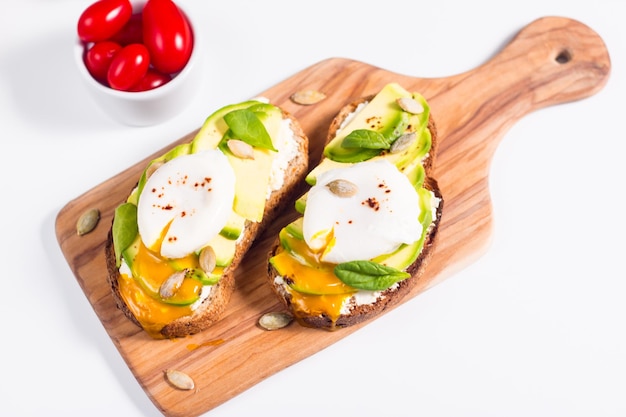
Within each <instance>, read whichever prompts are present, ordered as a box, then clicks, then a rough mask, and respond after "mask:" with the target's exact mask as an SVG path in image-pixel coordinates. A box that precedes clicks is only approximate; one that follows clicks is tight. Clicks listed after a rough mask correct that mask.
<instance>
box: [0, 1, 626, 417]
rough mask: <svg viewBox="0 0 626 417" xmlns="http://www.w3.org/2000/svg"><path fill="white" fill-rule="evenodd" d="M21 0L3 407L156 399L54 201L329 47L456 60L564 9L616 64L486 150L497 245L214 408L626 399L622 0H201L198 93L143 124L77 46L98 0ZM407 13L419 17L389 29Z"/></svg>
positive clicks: (338, 411)
mask: <svg viewBox="0 0 626 417" xmlns="http://www.w3.org/2000/svg"><path fill="white" fill-rule="evenodd" d="M180 1H181V2H182V1H183V0H180ZM8 3H9V2H8V1H6V0H5V1H3V4H4V9H5V12H3V13H0V121H1V122H0V124H1V126H2V139H1V141H2V157H3V161H4V162H3V163H2V165H1V167H0V169H1V172H2V175H1V176H0V181H1V186H0V190H1V191H0V192H1V193H2V204H1V207H2V208H1V213H2V215H1V216H0V233H1V236H2V238H1V239H0V242H1V243H0V245H1V246H0V247H1V248H2V251H1V253H2V256H1V258H2V259H3V265H4V267H3V273H2V277H1V278H0V279H1V280H2V281H3V285H2V288H3V290H4V291H5V293H4V296H3V297H2V301H1V302H0V312H1V314H0V317H2V325H1V326H0V329H1V330H0V332H1V333H2V342H1V345H2V353H1V354H0V355H1V356H0V358H1V359H0V365H1V366H0V370H1V376H0V393H2V394H0V396H1V397H2V401H1V402H0V415H6V416H87V415H88V416H111V415H116V416H158V415H161V414H160V412H159V411H158V410H157V408H156V407H155V406H154V405H153V404H152V402H151V401H150V400H149V399H148V397H147V395H146V394H145V393H144V391H143V390H142V389H141V387H140V386H139V384H138V383H137V381H136V380H135V378H134V377H133V375H132V373H131V372H130V371H129V369H128V368H127V366H126V365H125V363H124V361H123V360H122V358H121V356H120V354H119V353H118V351H117V349H116V348H115V347H114V345H113V343H112V342H111V340H110V339H109V337H108V335H107V334H106V332H105V330H104V328H103V326H102V325H101V323H100V321H99V320H98V317H97V316H96V314H95V313H94V311H93V309H92V307H91V305H90V304H89V302H88V301H87V298H86V297H85V295H84V294H83V292H82V290H81V289H80V287H79V285H78V284H77V282H76V280H75V278H74V276H73V274H72V272H71V271H70V269H69V267H68V265H67V263H66V262H65V259H64V258H63V255H62V253H61V250H60V249H59V246H58V244H57V241H56V236H55V232H54V222H55V217H56V215H57V213H58V212H59V210H60V209H61V208H62V207H63V206H64V205H65V204H66V203H67V202H68V201H70V200H71V199H73V198H75V197H77V196H79V195H80V194H82V193H83V192H85V191H87V190H88V189H90V188H92V187H94V186H96V185H98V184H99V183H101V182H102V181H104V180H106V179H108V178H110V177H112V176H113V175H115V174H117V173H118V172H120V171H122V170H123V169H125V168H127V167H128V166H130V165H133V164H134V163H135V162H136V161H138V160H139V159H142V158H144V157H145V156H147V155H149V154H151V153H152V152H154V151H156V150H158V149H161V148H162V147H164V146H166V145H168V144H169V143H171V142H173V141H174V140H176V139H178V138H179V137H181V136H183V135H184V134H186V133H188V132H190V131H192V130H194V129H196V128H197V127H199V126H200V124H201V123H202V122H203V120H204V118H205V117H206V116H207V115H208V114H209V113H210V112H211V111H212V110H215V109H216V108H217V107H219V106H222V105H224V104H230V103H232V102H236V101H240V100H243V99H247V98H249V97H252V96H255V95H256V94H258V93H260V92H262V91H264V90H265V89H267V88H269V87H271V86H272V85H275V84H277V83H279V82H280V81H282V80H284V79H286V78H288V77H289V76H291V75H293V74H295V73H297V72H298V71H300V70H302V69H304V68H306V67H308V66H309V65H312V64H314V63H316V62H318V61H320V60H323V59H325V58H330V57H346V58H351V59H356V60H360V61H364V62H367V63H371V64H374V65H376V66H380V67H383V68H385V69H388V70H391V71H396V72H400V73H406V74H411V75H415V76H419V77H442V76H447V75H453V74H457V73H460V72H463V71H466V70H470V69H473V68H475V67H476V66H478V65H480V64H481V63H483V62H485V61H486V60H488V59H489V58H490V57H491V56H493V55H494V54H495V53H497V52H498V51H499V50H500V48H501V47H502V46H503V45H505V44H506V43H507V42H508V41H509V40H510V39H511V38H512V36H514V35H515V34H516V33H517V32H518V31H519V30H520V29H521V28H522V27H523V26H525V25H527V24H528V23H530V22H531V21H533V20H535V19H536V18H539V17H543V16H549V15H557V16H564V17H570V18H573V19H577V20H579V21H582V22H583V23H585V24H587V25H588V26H590V27H591V28H593V29H594V30H595V31H597V32H598V33H599V34H600V36H601V37H602V38H603V39H604V40H605V42H606V44H607V47H608V50H609V53H610V55H611V60H612V73H611V77H610V79H609V82H608V84H607V85H606V87H605V88H604V89H603V90H602V91H600V92H599V93H598V94H596V95H594V96H593V97H590V98H588V99H585V100H581V101H578V102H574V103H567V104H563V105H559V106H555V107H550V108H547V109H542V110H540V111H538V112H535V113H533V114H531V115H528V116H527V117H525V118H523V119H522V120H520V121H519V122H518V123H517V124H516V125H514V126H513V128H512V129H511V130H510V131H509V132H508V133H507V134H506V136H505V137H504V139H503V140H502V142H501V144H500V146H499V148H498V151H497V152H496V155H495V158H494V160H493V163H492V166H491V184H490V186H491V192H492V199H493V203H494V220H495V231H494V235H493V240H492V242H491V245H490V247H489V249H488V251H487V253H486V254H485V255H484V256H482V257H481V258H480V259H479V260H477V261H476V262H474V263H473V264H471V265H469V266H468V267H467V268H465V269H463V270H461V271H459V272H457V273H455V274H454V275H453V276H452V277H450V278H449V279H448V280H446V281H445V282H443V283H442V284H440V285H438V286H436V287H435V288H433V289H431V290H429V291H428V292H426V293H424V294H421V295H420V296H418V297H416V298H414V299H412V300H411V301H410V302H408V303H406V304H404V305H402V306H401V307H399V308H397V309H396V310H394V311H393V312H391V313H389V314H387V315H385V316H384V317H381V318H380V319H378V320H376V321H374V322H372V323H370V324H369V325H368V326H366V327H365V328H363V329H362V330H360V331H358V332H356V333H355V334H354V335H351V336H350V337H348V338H346V339H343V340H342V341H340V342H339V343H336V344H334V345H332V346H331V347H329V348H327V349H325V350H323V351H322V352H319V353H318V354H316V355H314V356H312V357H310V358H308V359H306V360H304V361H302V362H299V363H297V364H296V365H294V366H291V367H289V368H288V369H286V370H284V371H282V372H280V373H278V374H276V375H274V376H272V377H270V378H268V379H267V380H265V381H263V382H262V383H260V384H258V385H256V386H254V387H253V388H251V389H249V390H248V391H246V392H244V393H242V394H241V395H239V396H237V397H235V398H233V399H232V400H230V401H228V402H226V403H224V404H223V405H221V406H219V407H217V408H215V409H213V410H212V411H210V412H208V413H207V414H206V415H207V416H211V417H218V416H233V415H236V416H242V415H270V414H271V415H273V416H301V417H305V416H319V415H325V416H339V415H341V416H349V415H359V416H363V417H365V416H379V415H385V416H389V417H392V416H408V415H411V416H415V415H420V416H431V417H433V416H434V417H444V416H455V417H456V416H481V417H482V416H568V417H570V416H590V415H593V416H624V415H626V268H625V266H624V265H625V262H626V240H625V239H626V221H625V213H626V206H625V204H624V201H625V199H624V193H625V190H626V187H625V185H624V182H625V180H626V172H625V169H624V160H625V156H626V147H625V146H624V142H625V141H626V133H625V132H624V129H625V126H626V125H625V124H624V120H626V105H625V103H626V101H625V100H626V78H625V75H626V69H625V66H626V19H625V18H626V2H624V1H623V0H595V1H591V2H590V1H581V0H526V1H519V2H505V1H494V0H475V1H461V0H447V1H431V2H424V1H418V0H414V1H400V0H385V1H370V0H363V1H359V2H356V1H352V2H347V1H344V2H341V1H327V0H317V1H311V2H307V3H302V2H293V1H285V0H267V1H262V2H261V1H244V0H228V1H191V0H185V3H186V4H187V6H188V7H189V8H190V9H191V10H192V11H193V13H197V14H198V15H201V16H202V17H201V19H202V20H203V21H204V22H205V25H204V26H203V28H202V33H203V35H204V37H205V43H206V44H207V47H208V48H209V49H210V50H211V53H210V57H209V66H208V68H207V70H206V78H205V82H204V84H203V85H202V86H201V89H202V90H201V93H200V94H199V95H198V96H197V97H196V98H195V99H194V101H193V102H192V103H191V104H190V105H189V108H188V109H186V111H185V112H184V114H182V115H180V116H178V117H176V118H174V119H172V120H170V121H168V122H165V123H163V124H161V125H158V126H153V127H147V128H135V127H127V126H123V125H120V124H118V123H116V122H113V121H111V120H109V119H108V118H107V116H106V115H104V114H103V113H101V112H100V110H99V109H98V108H97V107H96V106H95V104H94V103H93V102H92V101H91V100H90V97H89V96H88V95H87V93H86V92H85V90H84V89H83V86H82V84H81V83H80V80H79V79H78V78H77V72H76V69H75V67H74V62H73V58H72V47H71V45H72V42H73V38H74V30H75V25H76V19H77V17H78V16H79V14H80V13H81V11H82V10H83V9H84V8H85V7H86V6H87V5H88V4H90V1H88V0H80V1H79V0H60V1H43V0H20V1H14V2H11V4H10V8H9V6H8ZM6 10H10V12H7V11H6ZM405 25H413V26H414V31H413V32H414V37H412V38H406V36H402V37H401V36H394V33H399V32H401V33H403V34H404V33H406V30H405V28H402V29H401V30H400V29H399V28H400V27H402V26H405Z"/></svg>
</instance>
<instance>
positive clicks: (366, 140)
mask: <svg viewBox="0 0 626 417" xmlns="http://www.w3.org/2000/svg"><path fill="white" fill-rule="evenodd" d="M390 146H391V142H390V141H389V140H388V139H387V138H385V137H384V136H383V135H382V134H380V133H378V132H375V131H373V130H368V129H356V130H353V131H352V132H350V133H349V134H348V136H346V137H345V138H344V139H343V141H341V147H342V148H363V149H389V147H390Z"/></svg>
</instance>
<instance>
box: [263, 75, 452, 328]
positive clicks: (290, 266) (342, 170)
mask: <svg viewBox="0 0 626 417" xmlns="http://www.w3.org/2000/svg"><path fill="white" fill-rule="evenodd" d="M436 141H437V136H436V129H435V124H434V121H433V118H432V117H431V115H430V108H429V106H428V103H427V102H426V100H425V99H424V98H423V97H422V96H421V95H420V94H418V93H409V92H408V91H406V90H405V89H403V88H402V87H401V86H400V85H398V84H396V83H391V84H388V85H386V86H385V87H384V88H382V89H381V90H380V91H379V92H378V94H376V95H375V96H371V97H365V98H362V99H360V100H357V101H356V102H354V103H351V104H349V105H347V106H346V107H344V108H343V109H342V110H341V111H340V112H339V113H338V115H337V116H336V118H335V119H334V120H333V122H332V124H331V126H330V129H329V134H328V138H327V143H326V146H325V148H324V155H323V158H322V160H321V162H320V163H319V164H318V165H317V166H316V167H315V168H314V169H313V170H312V171H311V172H310V173H309V174H308V175H307V177H306V181H307V183H308V184H310V185H311V186H312V187H311V188H310V189H309V190H308V192H307V193H306V194H304V195H303V196H302V197H301V198H299V199H298V200H296V204H295V208H296V210H297V211H298V212H299V213H300V214H301V216H300V217H297V218H296V220H294V221H293V222H292V223H290V224H288V225H287V226H285V227H284V228H283V229H282V230H281V231H280V233H279V236H278V239H277V242H276V245H275V247H274V248H273V249H272V251H271V253H270V255H269V262H268V277H269V281H270V284H271V286H272V288H273V290H274V292H275V293H276V294H277V295H278V297H279V298H280V299H281V300H282V302H283V303H284V304H285V305H286V306H287V308H289V309H290V310H291V311H292V312H293V314H294V316H295V318H296V320H298V321H299V323H300V324H302V325H304V326H308V327H316V328H325V329H331V330H332V329H337V328H341V327H346V326H350V325H354V324H357V323H360V322H362V321H364V320H367V319H370V318H372V317H374V316H376V315H378V314H380V313H381V312H382V311H383V310H385V309H386V308H388V307H390V306H392V305H394V304H396V303H397V302H398V301H399V300H400V299H401V298H402V297H403V296H405V295H406V294H407V293H408V292H409V291H410V290H411V289H412V288H413V287H414V285H415V284H416V282H417V280H418V279H419V276H420V274H421V273H422V271H423V269H424V267H425V264H426V262H427V260H428V258H429V256H430V254H431V253H432V250H433V245H434V243H435V237H436V234H437V228H438V225H439V221H440V219H441V213H442V208H443V199H442V196H441V194H440V191H439V189H438V186H437V183H436V181H435V180H433V179H432V178H431V177H430V176H429V175H430V173H431V170H432V166H433V162H434V157H435V154H434V153H435V148H436Z"/></svg>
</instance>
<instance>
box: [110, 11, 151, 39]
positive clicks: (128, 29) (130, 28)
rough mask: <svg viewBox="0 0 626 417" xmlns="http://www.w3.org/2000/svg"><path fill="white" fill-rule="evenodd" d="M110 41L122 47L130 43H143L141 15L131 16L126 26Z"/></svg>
mask: <svg viewBox="0 0 626 417" xmlns="http://www.w3.org/2000/svg"><path fill="white" fill-rule="evenodd" d="M110 40H112V41H113V42H117V43H119V44H120V45H122V46H126V45H130V44H131V43H143V23H142V17H141V13H135V14H133V15H132V16H131V17H130V20H129V21H128V22H127V23H126V25H124V27H123V28H122V29H121V30H120V31H119V32H117V33H115V34H114V35H113V36H112V37H111V39H110Z"/></svg>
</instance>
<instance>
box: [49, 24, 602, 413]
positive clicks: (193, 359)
mask: <svg viewBox="0 0 626 417" xmlns="http://www.w3.org/2000/svg"><path fill="white" fill-rule="evenodd" d="M442 53H446V52H445V51H442ZM610 66H611V65H610V58H609V55H608V52H607V50H606V48H605V45H604V42H603V41H602V39H601V38H600V37H599V36H598V35H597V34H596V33H595V32H594V31H593V30H591V29H590V28H588V27H587V26H585V25H583V24H581V23H580V22H577V21H573V20H571V19H567V18H560V17H545V18H541V19H538V20H536V21H534V22H532V23H530V24H529V25H528V26H526V27H525V28H523V29H522V30H521V31H520V32H519V33H518V34H517V35H516V36H515V37H514V38H513V39H512V40H511V41H510V43H509V44H508V45H507V46H506V47H505V48H503V49H502V50H501V51H499V52H498V53H497V54H496V55H495V56H494V57H493V58H492V59H490V60H489V61H488V62H486V63H485V64H483V65H481V66H479V67H478V68H475V69H473V70H471V71H468V72H465V73H462V74H458V75H455V76H451V77H446V78H418V77H415V76H413V75H404V74H396V73H393V72H390V71H387V70H385V69H382V68H378V67H374V66H371V65H368V64H365V63H362V62H356V61H353V60H350V59H343V58H330V59H327V60H324V61H322V62H319V63H317V64H315V65H312V66H311V67H309V68H307V69H305V70H303V71H301V72H299V73H298V74H296V75H294V76H292V77H291V78H289V79H287V80H285V81H283V82H281V83H280V84H277V85H276V86H274V87H272V88H270V89H269V90H267V91H265V92H261V93H260V95H263V96H265V97H268V98H269V99H270V100H271V102H272V103H274V104H277V105H279V106H282V107H283V108H285V109H286V110H288V111H289V112H291V113H292V114H293V115H294V116H296V117H297V118H298V119H299V120H300V122H301V124H302V126H303V129H304V131H305V132H306V134H307V135H308V136H309V138H310V140H311V146H310V151H311V154H310V160H311V166H314V164H316V163H317V161H318V160H319V157H320V154H321V152H322V145H323V142H324V138H325V136H326V131H327V128H328V125H329V123H330V121H331V119H332V118H333V116H334V115H335V113H336V112H337V111H338V110H339V109H340V108H341V107H342V106H343V105H344V104H346V103H348V102H350V101H352V100H353V99H355V98H358V97H361V96H364V95H369V94H374V93H376V92H377V91H378V90H379V89H380V88H381V87H383V86H384V85H385V84H386V83H389V82H398V83H400V84H401V85H402V86H403V87H404V88H406V89H408V90H410V91H418V92H420V93H422V94H423V95H424V96H425V97H426V99H427V100H428V101H429V103H430V105H431V109H432V113H433V115H434V117H435V120H436V123H437V127H438V132H439V139H440V145H439V154H438V158H437V161H436V168H435V173H434V176H435V177H436V179H437V180H438V182H439V185H440V187H441V190H442V193H443V196H444V200H445V209H444V212H443V219H442V222H441V226H440V230H439V242H438V245H437V247H436V250H435V253H434V256H433V258H432V261H431V262H430V264H429V266H428V270H427V271H426V272H425V275H424V277H423V278H422V279H421V282H420V283H419V285H418V286H417V288H415V289H414V291H413V292H411V294H410V295H409V296H408V297H407V298H405V299H404V300H403V302H406V301H408V300H410V299H412V298H414V297H415V296H416V295H418V294H419V293H421V292H422V291H424V290H426V289H428V288H430V287H432V286H433V285H435V284H437V283H438V282H441V281H442V280H444V279H445V278H446V277H449V276H450V275H451V274H453V273H454V272H455V271H458V270H459V268H462V267H464V266H467V265H468V264H469V263H471V262H472V261H473V260H475V259H476V258H477V257H478V256H480V255H481V254H482V253H484V251H485V248H486V244H487V243H488V241H489V239H490V236H491V228H492V206H491V200H490V196H489V186H488V185H489V178H488V175H489V168H490V163H491V160H492V157H493V154H494V152H495V150H496V148H497V146H498V143H499V142H500V140H501V139H502V137H503V136H504V134H505V133H506V132H507V130H508V129H510V128H511V127H512V126H513V124H514V123H515V122H516V121H517V120H519V119H520V118H522V117H523V116H524V115H526V114H528V113H530V112H532V111H535V110H538V109H541V108H543V107H546V106H550V105H554V104H558V103H564V102H569V101H573V100H579V99H582V98H585V97H588V96H590V95H592V94H594V93H596V92H598V91H599V90H600V89H601V88H602V87H603V86H604V85H605V83H606V81H607V79H608V76H609V73H610ZM303 89H315V90H320V91H323V92H324V93H326V94H327V98H326V99H325V100H324V101H322V102H320V103H318V104H316V105H313V106H299V105H296V104H294V103H292V102H291V101H290V100H289V96H290V95H291V94H292V93H294V92H295V91H298V90H303ZM255 93H256V92H255ZM255 95H257V94H252V95H251V96H255ZM226 104H230V103H224V105H226ZM198 127H199V126H198ZM194 134H195V132H191V133H189V135H187V136H185V137H183V138H179V139H178V140H176V138H173V140H174V142H173V143H172V146H173V145H174V144H177V143H181V142H184V141H189V140H191V138H192V137H193V136H194ZM165 150H166V149H163V151H165ZM160 153H162V152H157V153H155V154H154V155H147V156H146V158H145V159H144V160H143V161H139V162H138V163H137V164H136V165H133V166H131V167H129V168H128V169H126V170H125V171H123V172H121V173H119V174H118V175H116V176H115V177H113V178H111V179H109V180H107V181H105V182H104V183H102V184H99V185H97V186H95V187H94V188H93V189H91V190H88V191H87V192H85V193H84V194H83V195H80V196H79V197H77V198H76V199H74V200H72V201H70V202H69V203H68V204H67V205H66V206H65V207H63V209H62V210H61V211H60V212H59V213H58V216H57V219H56V235H57V239H58V242H59V244H60V247H61V250H62V252H63V254H64V256H65V258H66V260H67V262H68V264H69V266H70V268H71V269H72V272H73V273H74V275H75V277H76V280H77V281H78V283H79V284H80V286H81V288H82V290H83V291H84V293H85V295H86V297H87V298H88V300H89V302H90V303H91V305H92V306H93V308H94V310H95V312H96V314H97V315H98V317H99V318H100V320H101V321H102V324H103V326H104V328H105V329H106V331H107V332H108V334H109V336H110V337H111V340H112V341H113V343H114V344H115V346H116V347H117V349H118V350H119V352H120V354H121V355H122V357H123V358H124V360H125V361H126V363H127V364H128V366H129V368H130V370H131V371H132V373H133V374H134V375H135V377H136V378H137V380H138V381H139V383H140V384H141V386H142V387H143V389H144V390H145V392H146V394H147V395H148V396H149V398H150V399H151V400H152V401H153V403H154V404H155V405H156V407H157V408H158V409H159V410H160V411H161V412H162V413H163V414H164V415H166V416H196V415H199V414H202V413H205V412H207V411H208V410H211V409H212V408H214V407H216V406H218V405H219V404H221V403H223V402H225V401H227V400H229V399H231V398H233V397H234V396H236V395H237V394H239V393H241V392H242V391H244V390H246V389H248V388H249V387H251V386H253V385H255V384H256V383H258V382H260V381H261V380H263V379H264V378H266V377H268V376H270V375H272V374H274V373H276V372H279V371H280V370H282V369H284V368H286V367H288V366H290V365H292V364H294V363H296V362H298V361H300V360H303V359H305V358H307V357H309V356H310V355H313V354H315V353H316V352H318V351H320V350H321V349H323V348H325V347H327V346H329V345H330V344H332V343H334V342H336V341H338V340H340V339H342V338H344V337H346V336H349V335H350V334H351V333H352V332H355V331H357V330H358V329H359V328H360V327H362V326H366V325H367V323H364V324H362V325H360V326H356V327H352V328H348V329H342V330H340V331H336V332H327V331H323V330H314V329H306V328H303V327H300V326H299V325H297V324H293V325H291V326H289V327H288V328H285V329H282V330H280V331H273V332H267V331H264V330H262V329H260V328H258V327H257V325H256V323H257V320H258V318H259V316H260V315H261V314H262V313H264V312H266V311H271V310H276V309H279V308H280V307H279V303H278V302H277V300H276V299H275V298H274V296H273V295H272V293H271V290H270V288H269V286H268V285H267V284H266V282H265V271H266V254H267V252H268V250H269V247H270V243H271V241H272V240H273V239H274V237H275V236H276V234H277V232H278V230H279V229H280V227H281V226H283V225H284V224H285V222H286V221H287V220H288V219H290V218H292V217H293V213H292V212H293V210H292V207H286V208H285V213H284V214H283V216H282V217H281V218H279V220H278V221H277V222H275V223H274V224H273V225H272V226H271V227H270V228H269V229H268V230H267V231H266V233H265V234H264V235H263V236H262V237H261V238H260V239H259V240H258V241H257V243H256V244H255V245H254V246H253V248H252V249H251V251H250V252H249V253H248V255H247V256H246V258H245V259H244V262H243V264H242V266H241V268H240V270H239V271H238V273H237V275H236V279H237V288H236V292H235V294H234V296H233V298H232V300H231V302H230V304H229V306H228V308H227V311H226V313H225V317H224V319H223V320H222V321H221V322H220V323H218V324H217V325H215V326H214V327H212V328H211V329H209V330H207V331H205V332H202V333H200V334H197V335H195V336H192V337H188V338H184V339H178V340H153V339H151V338H150V337H149V336H148V335H147V334H146V333H144V332H143V331H141V330H140V329H139V328H138V327H136V326H135V325H134V324H132V323H131V322H130V321H128V320H127V319H126V318H125V317H124V315H123V314H122V313H120V312H119V311H118V310H117V309H116V306H115V303H114V301H113V298H112V296H111V293H110V289H109V287H108V285H107V282H106V267H105V258H104V245H105V240H106V235H107V232H108V228H109V227H110V224H111V221H112V217H113V211H114V208H115V207H116V206H117V205H118V204H120V203H121V202H122V201H123V200H124V199H125V198H126V196H127V194H128V192H129V191H130V190H131V188H132V187H133V186H134V185H135V183H136V181H137V178H138V176H139V175H140V173H141V171H142V170H143V168H144V166H145V164H146V163H147V162H148V161H149V160H150V159H152V158H153V157H155V156H157V155H158V154H160ZM91 207H97V208H99V209H100V210H101V213H102V217H101V220H100V223H99V225H98V227H97V228H96V230H94V231H93V232H92V233H90V234H88V235H85V236H82V237H79V236H77V234H76V229H75V227H76V226H75V225H76V220H77V219H78V217H79V216H80V214H82V213H83V212H84V211H85V210H86V209H88V208H91ZM169 368H174V369H177V370H180V371H184V372H186V373H188V374H189V375H191V376H192V377H193V379H194V380H195V382H196V390H194V391H179V390H175V389H173V388H172V387H170V386H169V385H168V384H167V382H166V381H165V379H164V377H163V372H164V370H166V369H169Z"/></svg>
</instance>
